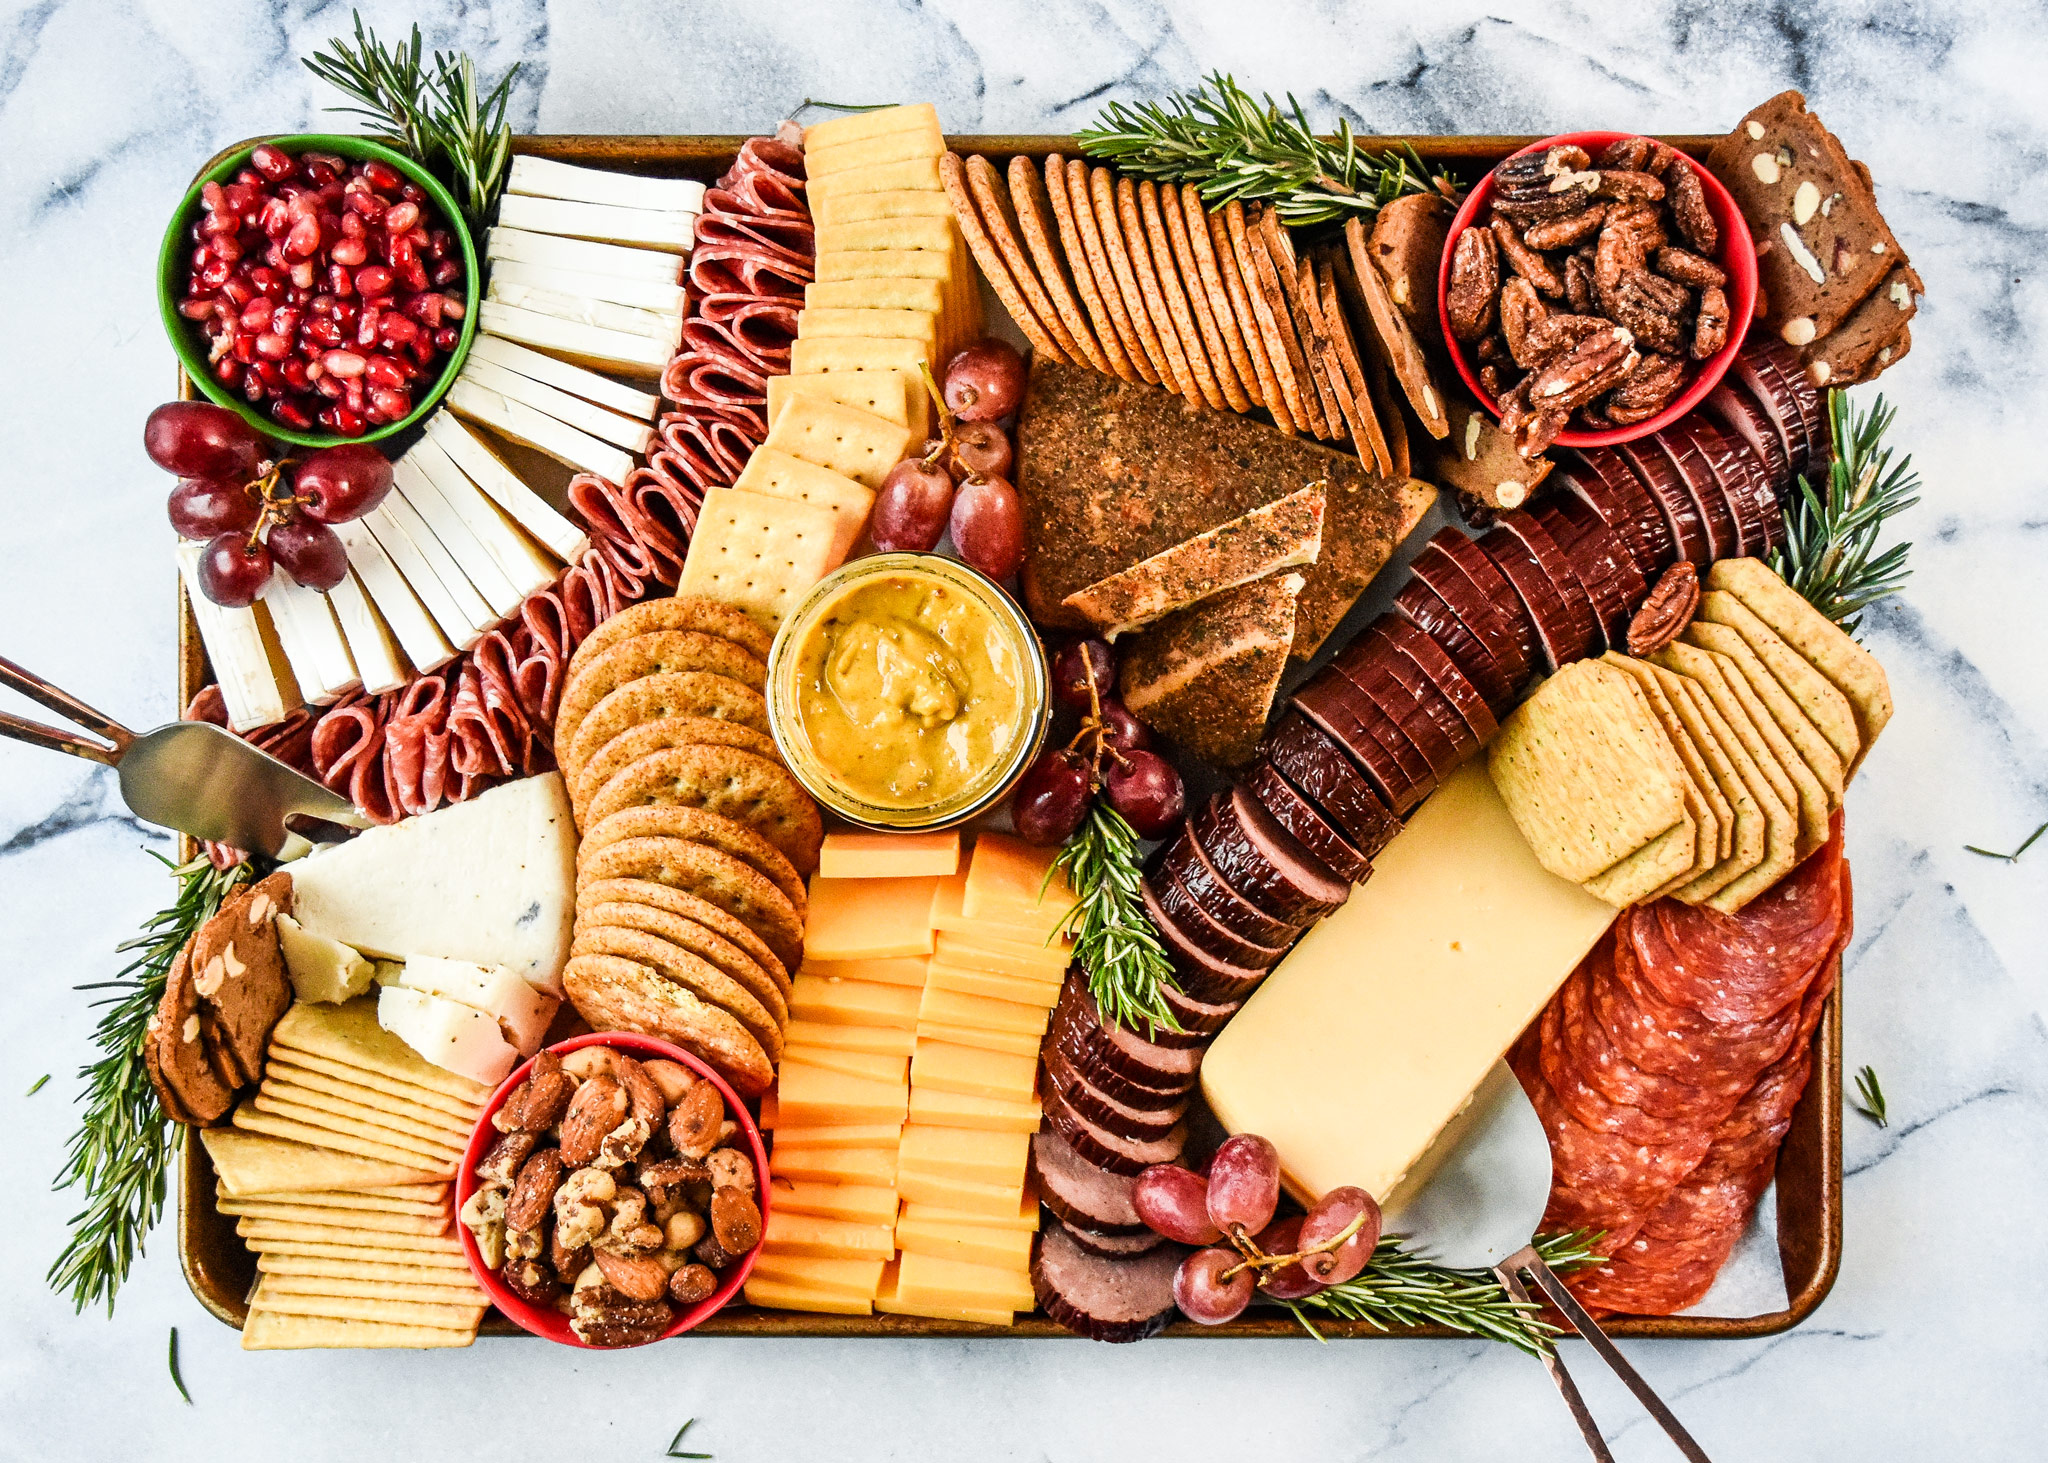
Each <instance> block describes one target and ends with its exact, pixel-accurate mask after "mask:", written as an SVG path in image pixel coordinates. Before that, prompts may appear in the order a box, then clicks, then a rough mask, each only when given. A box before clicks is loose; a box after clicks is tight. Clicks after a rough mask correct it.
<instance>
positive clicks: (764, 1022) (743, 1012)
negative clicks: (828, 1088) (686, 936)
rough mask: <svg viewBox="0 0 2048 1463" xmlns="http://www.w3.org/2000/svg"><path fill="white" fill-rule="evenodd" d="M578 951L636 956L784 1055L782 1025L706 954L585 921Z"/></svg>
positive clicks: (574, 950)
mask: <svg viewBox="0 0 2048 1463" xmlns="http://www.w3.org/2000/svg"><path fill="white" fill-rule="evenodd" d="M569 954H570V955H571V957H574V956H577V955H618V956H622V957H623V958H625V959H627V960H637V961H639V962H640V963H641V964H642V965H645V966H646V967H648V969H650V970H652V971H654V972H655V973H656V974H658V975H659V976H661V978H662V979H663V980H667V981H672V982H673V983H675V984H676V985H679V986H681V987H682V988H683V989H684V990H686V991H688V992H689V993H690V994H691V995H693V996H695V997H696V998H697V999H698V1000H700V1001H705V1002H708V1003H709V1004H711V1005H713V1006H716V1007H718V1009H719V1010H721V1011H723V1012H725V1013H726V1014H727V1015H729V1016H731V1017H732V1018H733V1020H735V1021H737V1022H739V1024H740V1025H742V1026H744V1027H746V1028H747V1035H749V1036H751V1037H753V1038H754V1040H755V1041H757V1042H759V1043H760V1044H761V1050H762V1051H764V1052H766V1053H767V1054H768V1059H769V1060H770V1061H771V1062H772V1061H780V1060H781V1058H782V1028H781V1027H780V1026H779V1025H777V1024H776V1021H775V1017H774V1016H773V1015H772V1014H770V1012H769V1010H768V1008H767V1007H766V1006H764V1005H762V1004H761V1003H760V1002H759V1001H758V1000H756V999H755V998H754V994H753V992H752V991H749V990H748V989H747V988H746V987H745V986H743V985H741V984H740V983H739V982H738V981H736V980H734V979H733V978H732V977H731V976H729V975H727V974H726V973H725V972H724V971H722V970H720V969H719V968H718V967H717V966H715V965H713V964H712V963H711V962H710V961H709V960H706V959H705V958H704V957H703V956H701V955H698V954H696V953H694V952H692V951H690V950H686V949H684V948H683V947H682V946H681V945H676V944H672V943H670V942H669V941H667V940H665V939H663V938H662V937H661V936H660V935H653V934H649V933H648V932H647V931H646V930H636V929H631V928H620V927H613V926H609V925H586V926H584V927H582V928H580V929H578V930H577V931H576V938H575V940H574V941H573V942H572V943H571V944H570V946H569Z"/></svg>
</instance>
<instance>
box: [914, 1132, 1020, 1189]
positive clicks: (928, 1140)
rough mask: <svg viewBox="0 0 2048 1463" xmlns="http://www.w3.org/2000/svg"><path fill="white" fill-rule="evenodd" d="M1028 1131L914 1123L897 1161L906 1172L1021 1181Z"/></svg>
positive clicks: (997, 1181) (984, 1180)
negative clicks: (993, 1131) (944, 1126)
mask: <svg viewBox="0 0 2048 1463" xmlns="http://www.w3.org/2000/svg"><path fill="white" fill-rule="evenodd" d="M1030 1146H1031V1135H1030V1134H1028V1133H991V1132H987V1131H981V1130H976V1129H973V1128H940V1127H925V1126H923V1125H922V1124H918V1123H912V1124H910V1125H909V1126H908V1127H906V1128H904V1130H903V1141H902V1143H901V1145H900V1146H899V1147H898V1148H897V1153H896V1164H897V1167H898V1168H899V1169H900V1170H902V1171H904V1172H910V1171H913V1170H914V1171H916V1172H918V1173H928V1174H935V1175H937V1176H939V1177H941V1178H963V1179H972V1180H974V1181H975V1182H976V1183H986V1184H1002V1185H1005V1186H1008V1185H1010V1184H1012V1183H1013V1182H1014V1183H1017V1184H1021V1183H1023V1181H1024V1164H1025V1159H1026V1156H1027V1154H1028V1153H1029V1151H1030Z"/></svg>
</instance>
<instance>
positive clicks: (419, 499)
mask: <svg viewBox="0 0 2048 1463" xmlns="http://www.w3.org/2000/svg"><path fill="white" fill-rule="evenodd" d="M391 470H392V492H393V494H394V495H395V496H397V497H400V498H403V499H404V500H405V503H406V506H407V507H409V508H411V509H412V510H413V512H415V513H417V514H419V516H420V518H421V519H422V520H423V521H424V522H425V523H426V525H427V529H428V531H429V532H431V533H432V534H433V535H434V537H435V539H437V540H438V541H439V542H440V545H441V547H442V548H444V549H446V550H447V551H448V556H449V557H450V558H451V559H453V560H454V561H455V567H456V568H457V569H460V570H461V571H462V577H463V578H465V579H467V580H468V581H469V582H470V584H471V585H473V586H474V587H475V589H476V592H477V593H478V594H480V595H482V596H483V600H484V603H485V604H487V605H489V606H490V607H491V613H492V614H494V615H496V616H497V617H498V618H499V619H501V620H502V619H504V618H505V617H506V616H507V615H510V614H513V613H515V612H517V610H518V609H519V602H520V601H521V600H522V599H524V598H525V596H524V595H522V594H521V593H520V592H519V591H518V590H517V589H516V588H514V587H513V584H512V577H511V576H510V575H509V574H507V573H506V572H505V571H504V569H503V568H502V567H501V566H500V565H499V563H498V561H497V560H496V559H495V558H493V557H492V556H491V554H490V551H489V550H487V549H485V547H484V545H483V541H482V540H481V539H479V538H478V537H477V536H476V534H475V532H474V531H472V530H471V528H470V526H469V525H468V524H467V523H465V522H464V521H463V519H462V516H461V515H460V514H459V513H457V512H456V511H455V509H454V506H453V505H452V504H450V503H449V501H448V500H447V499H446V498H445V497H443V496H442V494H441V489H440V488H439V487H438V486H436V485H435V484H434V482H433V480H432V479H430V478H429V477H428V476H427V475H426V473H425V472H424V471H422V470H421V468H420V465H419V464H418V463H417V462H414V461H412V460H411V455H410V454H408V455H407V456H405V457H401V458H399V459H398V460H397V461H396V462H394V463H392V464H391Z"/></svg>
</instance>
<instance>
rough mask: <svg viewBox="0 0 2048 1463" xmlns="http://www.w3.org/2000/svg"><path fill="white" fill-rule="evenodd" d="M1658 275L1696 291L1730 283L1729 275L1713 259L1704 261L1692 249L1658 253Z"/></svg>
mask: <svg viewBox="0 0 2048 1463" xmlns="http://www.w3.org/2000/svg"><path fill="white" fill-rule="evenodd" d="M1657 273H1659V274H1661V275H1663V276H1664V277H1665V278H1666V279H1675V280H1677V281H1678V282H1679V283H1680V284H1689V285H1691V286H1692V287H1693V288H1694V289H1702V290H1703V289H1705V288H1707V287H1708V286H1709V285H1713V286H1717V287H1718V286H1720V285H1724V284H1726V283H1728V275H1727V273H1726V271H1724V270H1723V269H1722V268H1721V266H1720V265H1718V264H1716V263H1715V262H1714V261H1713V260H1711V259H1702V258H1701V257H1700V256H1699V255H1697V254H1695V253H1693V252H1692V250H1690V249H1673V248H1669V247H1667V248H1663V249H1659V250H1658V251H1657Z"/></svg>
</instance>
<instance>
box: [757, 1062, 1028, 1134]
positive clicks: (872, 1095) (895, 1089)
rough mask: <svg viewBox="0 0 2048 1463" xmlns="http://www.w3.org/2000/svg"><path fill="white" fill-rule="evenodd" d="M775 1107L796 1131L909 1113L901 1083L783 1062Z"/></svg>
mask: <svg viewBox="0 0 2048 1463" xmlns="http://www.w3.org/2000/svg"><path fill="white" fill-rule="evenodd" d="M912 1060H916V1059H915V1058H913V1059H912ZM961 1080H965V1079H964V1078H963V1079H961ZM994 1095H996V1096H1001V1095H1002V1094H1000V1093H997V1094H994ZM775 1106H776V1116H777V1119H778V1121H780V1122H781V1123H782V1124H784V1125H785V1126H794V1127H799V1128H833V1127H840V1126H842V1125H845V1124H848V1123H900V1122H902V1121H903V1119H904V1118H905V1116H907V1115H908V1113H909V1111H910V1094H909V1092H907V1091H906V1090H905V1089H904V1086H903V1084H902V1083H901V1082H873V1081H870V1080H868V1079H867V1078H865V1077H849V1076H847V1075H846V1073H844V1072H828V1071H826V1070H825V1069H824V1068H822V1067H813V1066H811V1065H809V1064H808V1063H804V1062H788V1061H786V1062H784V1063H783V1064H782V1077H781V1080H780V1082H779V1083H778V1084H777V1086H776V1098H775Z"/></svg>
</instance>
